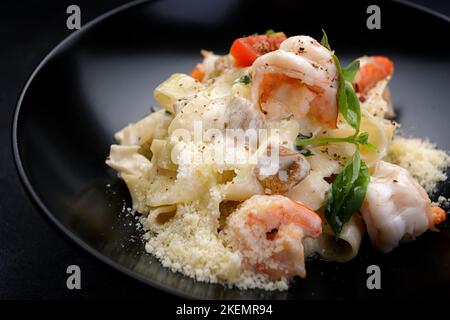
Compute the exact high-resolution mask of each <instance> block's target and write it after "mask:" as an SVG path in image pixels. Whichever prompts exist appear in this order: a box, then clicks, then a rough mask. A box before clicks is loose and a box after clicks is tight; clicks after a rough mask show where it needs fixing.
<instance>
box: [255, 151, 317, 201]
mask: <svg viewBox="0 0 450 320" xmlns="http://www.w3.org/2000/svg"><path fill="white" fill-rule="evenodd" d="M270 152H271V151H270V149H269V150H268V153H269V154H270ZM310 170H311V167H310V165H309V162H308V160H306V158H305V157H304V156H303V155H301V154H300V153H298V152H295V151H293V150H291V149H288V148H286V147H282V146H280V148H279V167H278V172H277V173H275V174H273V175H262V174H261V170H260V168H259V167H256V169H255V173H256V178H257V179H258V180H259V182H260V183H261V185H262V186H263V187H264V192H265V193H266V194H283V193H286V192H287V191H289V190H290V189H292V188H293V187H294V186H296V185H297V184H299V183H300V182H301V181H302V180H303V179H305V178H306V177H307V176H308V174H309V172H310Z"/></svg>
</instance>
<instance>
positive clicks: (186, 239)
mask: <svg viewBox="0 0 450 320" xmlns="http://www.w3.org/2000/svg"><path fill="white" fill-rule="evenodd" d="M221 199H222V195H221V194H220V191H219V190H218V189H217V188H212V189H211V190H210V194H209V198H208V199H207V201H194V202H192V203H189V204H180V205H178V206H177V211H176V214H175V216H174V217H173V218H171V220H170V223H165V224H164V225H163V226H162V228H161V230H160V231H158V233H156V234H155V233H152V234H151V233H150V232H148V233H146V234H145V235H144V239H145V240H146V241H147V243H146V245H145V249H146V251H147V252H148V253H151V254H153V255H154V256H155V257H156V258H157V259H158V260H159V261H160V262H161V263H162V265H163V266H164V267H166V268H169V269H171V270H172V271H173V272H181V273H183V274H185V275H187V276H189V277H191V278H194V279H196V280H198V281H204V282H210V283H222V284H223V285H227V286H231V285H234V286H237V287H239V288H242V289H248V288H261V289H264V290H286V289H287V287H288V281H287V280H286V279H282V280H278V281H269V280H268V279H267V277H265V276H263V275H258V274H255V273H252V272H248V271H243V270H242V268H241V256H240V254H239V252H237V251H232V250H230V248H228V247H227V246H226V244H224V242H223V241H222V239H221V237H220V235H219V232H218V228H219V216H220V211H219V204H220V201H221ZM141 221H142V223H143V226H144V228H145V229H147V230H148V229H150V228H151V226H149V225H148V223H152V222H151V221H149V220H148V218H143V219H142V220H141Z"/></svg>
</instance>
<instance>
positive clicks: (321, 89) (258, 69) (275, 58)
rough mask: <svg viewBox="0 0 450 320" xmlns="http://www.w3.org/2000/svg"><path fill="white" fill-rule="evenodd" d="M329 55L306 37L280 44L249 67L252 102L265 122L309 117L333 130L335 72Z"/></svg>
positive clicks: (329, 52)
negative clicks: (266, 120) (251, 78)
mask: <svg viewBox="0 0 450 320" xmlns="http://www.w3.org/2000/svg"><path fill="white" fill-rule="evenodd" d="M332 55H333V53H332V52H331V51H329V50H328V49H326V48H325V47H323V46H322V45H321V44H320V43H319V42H317V41H316V40H314V39H313V38H311V37H308V36H296V37H291V38H288V39H286V40H285V41H284V42H282V43H281V45H280V49H279V50H276V51H273V52H270V53H267V54H265V55H263V56H261V57H259V58H258V59H256V60H255V62H254V63H253V87H252V99H253V102H254V104H255V105H257V106H259V107H260V108H261V111H262V112H263V113H265V114H266V118H267V119H269V120H273V119H280V118H286V117H289V116H290V115H294V116H295V117H296V118H303V117H305V116H306V115H308V114H310V115H312V117H313V118H315V120H317V121H318V122H320V123H321V124H323V125H324V126H327V127H333V128H334V127H335V126H336V119H337V115H338V108H337V101H336V92H337V86H338V82H337V71H336V66H335V64H334V61H333V56H332Z"/></svg>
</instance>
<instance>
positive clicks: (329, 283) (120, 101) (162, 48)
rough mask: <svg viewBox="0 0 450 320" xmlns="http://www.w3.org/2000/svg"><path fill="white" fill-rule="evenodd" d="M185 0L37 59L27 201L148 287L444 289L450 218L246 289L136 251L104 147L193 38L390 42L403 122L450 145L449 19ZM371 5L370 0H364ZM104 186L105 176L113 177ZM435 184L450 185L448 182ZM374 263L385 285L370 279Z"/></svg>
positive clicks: (240, 294)
mask: <svg viewBox="0 0 450 320" xmlns="http://www.w3.org/2000/svg"><path fill="white" fill-rule="evenodd" d="M211 3H213V2H211V1H206V0H204V1H192V2H190V3H189V5H186V4H184V2H180V1H170V0H169V1H158V2H145V3H133V4H132V5H127V6H125V7H122V8H119V9H118V10H115V11H113V12H111V13H108V14H106V15H104V16H102V17H100V18H98V19H96V20H95V21H93V22H92V23H90V24H88V25H86V26H84V27H83V29H82V30H81V31H79V32H76V33H74V34H72V35H71V36H70V37H68V38H67V39H66V40H65V41H63V42H62V43H61V44H60V45H58V46H57V47H56V48H55V49H54V50H53V51H52V52H51V53H50V54H49V55H48V56H47V57H46V58H45V59H44V61H43V62H42V63H41V64H40V65H39V67H38V68H37V69H36V71H35V72H34V73H33V74H32V76H31V77H30V80H29V81H28V83H27V84H26V86H25V88H24V90H23V93H22V96H21V97H20V99H19V103H18V106H17V112H16V116H15V119H14V129H13V140H14V141H13V146H14V152H15V158H16V161H17V167H18V170H19V173H20V175H21V177H22V179H23V181H24V184H25V186H26V188H27V190H28V191H29V193H30V195H31V197H32V198H33V200H34V201H35V202H36V203H37V204H38V206H39V207H40V208H41V209H42V210H43V211H44V212H45V214H46V215H47V216H48V217H49V218H50V219H51V220H52V221H53V222H54V223H55V224H56V225H57V226H58V227H59V228H60V229H61V230H63V232H64V233H65V234H67V235H68V236H69V237H70V238H72V239H73V240H74V241H75V242H77V243H78V244H80V245H81V246H82V247H83V248H85V249H86V250H87V251H89V252H91V253H92V254H93V255H95V256H96V257H98V258H100V259H101V260H103V261H105V262H106V263H108V264H109V265H111V266H113V267H115V268H117V269H119V270H121V271H123V272H124V273H126V274H128V275H130V276H132V277H134V278H137V279H139V280H141V281H143V282H145V283H148V284H150V285H152V286H155V287H158V288H161V289H163V290H167V291H169V292H172V293H175V294H178V295H182V296H188V297H198V298H279V299H285V298H313V299H316V298H320V299H322V298H339V299H348V298H363V299H364V298H368V297H390V298H398V297H401V298H405V297H428V298H432V297H443V296H444V297H450V271H449V270H450V250H449V248H450V228H449V224H448V223H446V224H444V225H443V226H442V227H441V229H442V231H441V232H439V233H431V232H429V233H427V234H425V235H423V236H421V237H420V238H419V239H418V240H417V241H415V242H413V243H409V244H405V245H402V246H401V247H399V248H397V249H396V250H394V251H393V252H392V253H391V254H388V255H380V254H376V253H374V252H373V250H372V249H371V248H370V244H369V243H368V241H367V239H365V241H364V243H363V246H362V249H361V252H360V254H359V256H358V257H357V258H356V259H354V260H353V261H351V262H349V263H346V264H337V263H329V262H324V261H312V262H310V263H308V265H307V269H308V278H307V279H306V280H301V279H296V280H295V281H294V282H293V284H292V286H291V287H290V289H289V290H288V291H285V292H264V291H260V290H249V291H240V290H237V289H229V288H228V289H227V288H224V287H222V286H221V285H211V284H205V283H197V282H195V281H193V280H192V279H190V278H187V277H185V276H183V275H181V274H177V273H172V272H170V271H169V270H168V269H165V268H163V267H162V266H161V265H160V264H159V263H158V262H157V261H156V260H155V259H154V258H152V257H151V256H150V255H148V254H146V253H145V252H144V251H143V245H142V242H141V241H140V240H139V233H138V232H137V231H136V229H135V227H134V222H135V220H134V219H135V218H134V217H132V216H131V215H127V214H126V213H121V212H122V207H123V206H124V205H126V206H129V205H130V199H129V194H128V191H127V189H126V186H125V185H124V183H123V182H121V181H120V180H118V179H117V178H116V176H115V173H114V172H112V170H110V169H108V168H107V167H106V166H105V164H104V161H105V158H106V156H107V155H108V151H109V146H110V144H111V143H112V142H113V139H112V137H113V133H114V132H115V131H117V130H118V129H120V128H122V127H123V126H125V125H126V124H128V123H129V122H132V121H135V120H138V119H139V118H141V117H143V116H144V115H146V114H147V113H148V112H149V110H150V106H151V105H152V104H153V103H154V101H153V97H152V91H153V88H155V86H156V85H157V84H159V83H160V82H161V81H163V80H164V79H166V78H167V77H168V76H169V75H170V74H171V73H173V72H188V71H189V70H191V69H192V67H193V66H194V65H195V63H196V62H197V61H198V60H200V55H199V53H198V52H199V50H200V49H202V48H205V49H213V50H216V51H218V52H221V53H224V52H226V51H227V49H228V48H229V46H230V44H231V42H232V40H233V39H234V38H236V37H238V36H241V35H244V34H251V33H253V32H264V31H265V30H266V29H269V28H273V29H275V30H283V31H285V32H286V33H287V34H288V35H296V34H309V35H312V36H314V37H316V38H319V37H320V34H321V31H320V30H321V28H325V29H326V30H327V32H328V36H329V39H330V43H331V45H332V47H333V48H334V49H336V51H337V53H338V54H339V56H340V57H342V60H344V62H349V61H350V59H352V58H355V57H358V56H361V55H363V54H385V55H388V56H390V57H391V58H392V59H393V60H394V61H395V63H396V73H395V77H394V79H393V81H392V87H391V89H392V94H393V99H394V104H395V107H396V108H397V110H398V114H399V117H400V120H401V122H402V124H403V128H404V130H405V131H406V133H408V134H414V135H416V136H419V137H429V138H430V139H431V140H432V141H434V142H436V143H437V144H438V145H439V146H440V147H441V148H444V149H446V150H450V140H449V139H448V131H447V129H446V127H447V125H448V123H449V118H450V110H449V109H448V101H450V90H449V87H448V83H449V82H450V79H449V77H450V60H449V50H448V47H447V46H446V43H445V42H446V39H448V36H449V35H450V33H449V25H450V24H449V20H448V19H447V18H445V17H438V16H437V15H435V14H432V13H430V12H425V11H422V10H419V9H417V8H414V7H410V6H407V5H404V4H401V3H397V2H375V3H376V4H378V5H379V6H380V8H381V26H382V28H381V30H368V29H367V28H366V18H367V16H368V15H367V14H366V8H367V6H368V4H369V3H367V4H366V3H363V2H359V4H358V5H350V4H348V5H345V4H343V3H342V2H340V1H335V3H339V4H332V3H331V2H330V1H317V0H315V1H307V2H302V1H286V0H276V1H272V3H264V5H262V4H261V2H259V1H214V5H211ZM372 3H374V2H373V1H372V2H371V3H370V4H372ZM107 184H109V185H110V187H107ZM441 191H442V192H444V194H446V195H447V196H449V195H450V194H449V193H450V192H449V188H448V186H447V185H443V186H441ZM371 264H377V265H379V266H380V267H381V271H382V290H380V291H376V292H374V291H369V290H368V289H367V287H366V278H367V274H366V268H367V266H368V265H371Z"/></svg>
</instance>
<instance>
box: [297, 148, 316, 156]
mask: <svg viewBox="0 0 450 320" xmlns="http://www.w3.org/2000/svg"><path fill="white" fill-rule="evenodd" d="M295 149H296V150H297V151H298V153H300V154H301V155H303V156H305V157H310V156H313V155H314V153H312V152H311V150H308V149H305V148H303V147H302V146H295Z"/></svg>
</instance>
